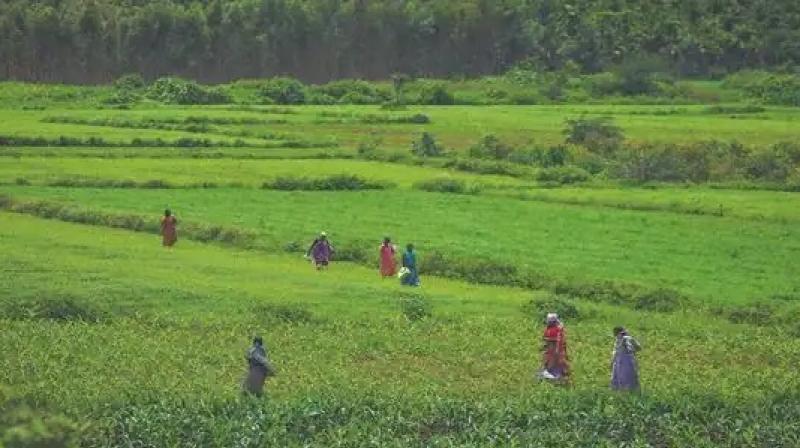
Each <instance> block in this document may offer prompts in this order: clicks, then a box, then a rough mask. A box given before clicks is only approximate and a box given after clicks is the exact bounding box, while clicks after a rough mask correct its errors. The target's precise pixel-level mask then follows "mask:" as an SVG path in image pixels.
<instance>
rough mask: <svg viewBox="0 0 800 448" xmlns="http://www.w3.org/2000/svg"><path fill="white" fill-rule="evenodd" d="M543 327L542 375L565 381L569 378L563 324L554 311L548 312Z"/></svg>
mask: <svg viewBox="0 0 800 448" xmlns="http://www.w3.org/2000/svg"><path fill="white" fill-rule="evenodd" d="M545 321H546V324H547V327H546V328H545V329H544V335H543V336H542V339H543V341H544V353H543V363H544V370H543V371H542V377H544V378H547V379H554V380H559V381H562V382H567V381H568V380H569V373H570V372H569V356H568V355H567V336H566V332H565V330H564V325H563V324H562V323H561V320H560V319H559V318H558V314H556V313H548V314H547V317H546V319H545Z"/></svg>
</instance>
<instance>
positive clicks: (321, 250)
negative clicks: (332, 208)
mask: <svg viewBox="0 0 800 448" xmlns="http://www.w3.org/2000/svg"><path fill="white" fill-rule="evenodd" d="M334 252H335V251H334V249H333V245H331V243H330V241H328V234H327V233H325V232H320V234H319V237H317V238H316V239H315V240H314V242H313V243H311V247H309V248H308V251H307V252H306V257H307V258H308V257H310V258H311V259H312V260H313V261H314V266H316V267H317V270H320V271H321V270H323V269H326V268H327V267H328V264H329V263H330V261H331V257H333V254H334Z"/></svg>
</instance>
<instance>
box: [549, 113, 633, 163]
mask: <svg viewBox="0 0 800 448" xmlns="http://www.w3.org/2000/svg"><path fill="white" fill-rule="evenodd" d="M566 124H567V127H566V128H565V129H564V135H566V137H567V139H566V142H567V143H572V144H575V145H582V146H584V147H586V148H587V149H589V150H590V151H593V152H597V153H600V154H610V153H612V152H614V150H616V149H617V147H619V146H620V145H621V144H622V142H623V140H624V139H625V137H624V135H623V133H622V129H620V128H619V127H618V126H616V125H615V124H614V121H613V119H611V118H608V117H601V118H578V119H571V120H567V123H566Z"/></svg>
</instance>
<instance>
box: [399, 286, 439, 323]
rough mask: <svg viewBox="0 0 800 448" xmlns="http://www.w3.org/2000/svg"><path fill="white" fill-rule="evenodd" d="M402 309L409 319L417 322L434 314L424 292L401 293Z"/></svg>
mask: <svg viewBox="0 0 800 448" xmlns="http://www.w3.org/2000/svg"><path fill="white" fill-rule="evenodd" d="M399 303H400V311H401V312H402V313H403V315H404V316H405V317H406V319H408V320H409V322H416V321H419V320H422V319H425V318H427V317H431V316H432V314H433V313H432V310H431V308H432V307H431V304H430V302H428V301H427V300H426V299H425V297H424V296H423V295H422V294H419V293H409V292H404V293H402V294H401V295H400V300H399Z"/></svg>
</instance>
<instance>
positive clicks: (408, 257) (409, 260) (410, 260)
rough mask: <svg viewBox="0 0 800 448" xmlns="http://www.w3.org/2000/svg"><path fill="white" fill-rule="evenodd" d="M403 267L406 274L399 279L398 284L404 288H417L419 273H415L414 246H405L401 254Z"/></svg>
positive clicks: (415, 257)
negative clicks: (404, 286)
mask: <svg viewBox="0 0 800 448" xmlns="http://www.w3.org/2000/svg"><path fill="white" fill-rule="evenodd" d="M403 267H404V268H405V270H407V272H406V273H405V275H403V276H402V277H401V278H400V283H401V284H403V285H406V286H419V273H418V272H417V253H416V252H415V251H414V245H413V244H409V245H408V246H406V251H405V252H404V253H403Z"/></svg>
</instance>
